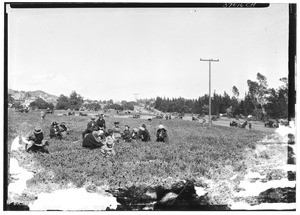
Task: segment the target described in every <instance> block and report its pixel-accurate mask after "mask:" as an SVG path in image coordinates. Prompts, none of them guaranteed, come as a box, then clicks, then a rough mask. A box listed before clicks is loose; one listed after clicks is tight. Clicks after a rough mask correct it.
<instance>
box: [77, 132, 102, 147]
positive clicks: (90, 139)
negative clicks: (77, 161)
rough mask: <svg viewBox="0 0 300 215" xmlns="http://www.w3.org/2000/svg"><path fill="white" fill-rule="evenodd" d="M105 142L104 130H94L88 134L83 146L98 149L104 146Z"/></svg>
mask: <svg viewBox="0 0 300 215" xmlns="http://www.w3.org/2000/svg"><path fill="white" fill-rule="evenodd" d="M104 142H105V135H104V131H102V130H98V131H92V132H91V133H89V134H87V135H86V136H85V137H84V139H83V141H82V146H83V147H85V148H89V149H97V148H101V147H102V146H104Z"/></svg>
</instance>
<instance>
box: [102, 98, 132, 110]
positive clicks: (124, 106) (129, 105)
mask: <svg viewBox="0 0 300 215" xmlns="http://www.w3.org/2000/svg"><path fill="white" fill-rule="evenodd" d="M134 104H135V103H134V102H127V101H125V100H123V101H122V102H121V104H116V103H109V104H107V105H105V106H104V109H115V110H120V111H122V110H132V111H133V110H134Z"/></svg>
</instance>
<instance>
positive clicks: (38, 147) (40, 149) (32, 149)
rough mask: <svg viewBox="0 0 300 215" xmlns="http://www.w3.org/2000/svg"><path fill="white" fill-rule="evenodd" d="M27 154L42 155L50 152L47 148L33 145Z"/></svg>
mask: <svg viewBox="0 0 300 215" xmlns="http://www.w3.org/2000/svg"><path fill="white" fill-rule="evenodd" d="M27 152H42V153H47V154H48V153H49V151H48V150H47V149H46V148H45V147H41V146H37V145H32V146H31V147H29V148H28V149H27Z"/></svg>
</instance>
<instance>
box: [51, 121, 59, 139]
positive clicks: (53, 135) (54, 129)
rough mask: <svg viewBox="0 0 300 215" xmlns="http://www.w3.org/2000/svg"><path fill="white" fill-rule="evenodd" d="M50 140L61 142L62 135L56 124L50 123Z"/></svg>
mask: <svg viewBox="0 0 300 215" xmlns="http://www.w3.org/2000/svg"><path fill="white" fill-rule="evenodd" d="M50 138H51V139H52V138H56V139H59V140H61V139H62V135H61V132H60V129H59V126H58V123H57V122H55V121H54V122H52V123H51V128H50Z"/></svg>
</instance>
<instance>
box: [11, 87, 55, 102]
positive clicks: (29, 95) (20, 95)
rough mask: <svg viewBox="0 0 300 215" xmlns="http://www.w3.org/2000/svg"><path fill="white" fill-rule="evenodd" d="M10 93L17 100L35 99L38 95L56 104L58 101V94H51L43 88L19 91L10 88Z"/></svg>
mask: <svg viewBox="0 0 300 215" xmlns="http://www.w3.org/2000/svg"><path fill="white" fill-rule="evenodd" d="M8 94H11V96H12V97H13V98H14V99H16V100H23V101H24V102H25V101H34V100H35V99H37V98H38V97H40V98H42V99H44V100H45V101H46V102H49V103H53V104H54V105H55V104H56V103H57V101H56V100H57V98H58V96H55V95H51V94H49V93H46V92H44V91H42V90H35V91H17V90H13V89H8Z"/></svg>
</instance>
